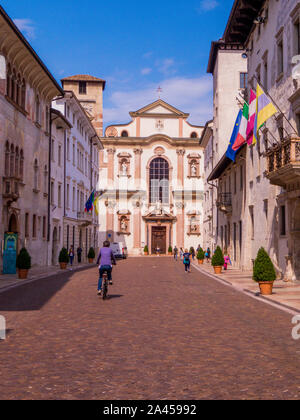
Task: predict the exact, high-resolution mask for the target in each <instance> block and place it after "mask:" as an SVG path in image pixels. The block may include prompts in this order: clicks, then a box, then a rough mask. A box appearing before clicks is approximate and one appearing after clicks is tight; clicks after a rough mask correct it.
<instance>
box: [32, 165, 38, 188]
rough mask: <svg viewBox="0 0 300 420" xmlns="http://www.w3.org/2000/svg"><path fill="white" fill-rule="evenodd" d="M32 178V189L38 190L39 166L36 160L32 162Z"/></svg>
mask: <svg viewBox="0 0 300 420" xmlns="http://www.w3.org/2000/svg"><path fill="white" fill-rule="evenodd" d="M33 169H34V177H33V188H34V189H35V190H38V189H39V185H38V184H39V165H38V161H37V159H35V161H34V167H33Z"/></svg>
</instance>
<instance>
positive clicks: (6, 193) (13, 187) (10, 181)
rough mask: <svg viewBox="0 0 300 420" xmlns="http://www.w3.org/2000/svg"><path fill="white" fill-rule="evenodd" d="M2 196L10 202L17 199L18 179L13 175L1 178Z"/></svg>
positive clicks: (18, 195)
mask: <svg viewBox="0 0 300 420" xmlns="http://www.w3.org/2000/svg"><path fill="white" fill-rule="evenodd" d="M2 195H3V198H5V199H7V200H8V201H10V202H13V201H17V200H18V199H19V197H20V194H19V179H18V178H15V177H4V178H3V193H2Z"/></svg>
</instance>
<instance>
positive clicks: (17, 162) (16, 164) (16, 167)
mask: <svg viewBox="0 0 300 420" xmlns="http://www.w3.org/2000/svg"><path fill="white" fill-rule="evenodd" d="M15 176H16V178H18V176H19V148H18V147H16V155H15Z"/></svg>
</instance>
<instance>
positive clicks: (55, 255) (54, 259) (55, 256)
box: [52, 227, 58, 265]
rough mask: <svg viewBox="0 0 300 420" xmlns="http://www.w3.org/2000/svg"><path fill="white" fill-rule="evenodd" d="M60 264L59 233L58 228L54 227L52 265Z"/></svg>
mask: <svg viewBox="0 0 300 420" xmlns="http://www.w3.org/2000/svg"><path fill="white" fill-rule="evenodd" d="M57 264H58V235H57V228H56V227H55V228H54V229H53V236H52V265H57Z"/></svg>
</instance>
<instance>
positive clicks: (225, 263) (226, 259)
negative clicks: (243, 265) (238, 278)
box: [224, 255, 232, 271]
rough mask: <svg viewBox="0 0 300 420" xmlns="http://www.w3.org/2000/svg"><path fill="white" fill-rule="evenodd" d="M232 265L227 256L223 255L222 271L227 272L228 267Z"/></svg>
mask: <svg viewBox="0 0 300 420" xmlns="http://www.w3.org/2000/svg"><path fill="white" fill-rule="evenodd" d="M229 264H230V265H232V263H231V259H230V257H229V255H225V256H224V270H225V271H227V270H228V265H229Z"/></svg>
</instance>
